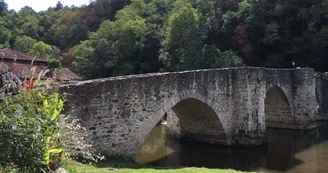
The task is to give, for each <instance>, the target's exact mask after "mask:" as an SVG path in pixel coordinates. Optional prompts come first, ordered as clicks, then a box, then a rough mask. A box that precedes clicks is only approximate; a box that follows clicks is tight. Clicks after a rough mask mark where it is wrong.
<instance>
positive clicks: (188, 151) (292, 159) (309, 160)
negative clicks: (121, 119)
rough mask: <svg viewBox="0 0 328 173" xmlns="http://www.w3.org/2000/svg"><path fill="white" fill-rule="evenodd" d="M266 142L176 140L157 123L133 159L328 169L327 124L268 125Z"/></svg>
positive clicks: (316, 172) (317, 172) (292, 171)
mask: <svg viewBox="0 0 328 173" xmlns="http://www.w3.org/2000/svg"><path fill="white" fill-rule="evenodd" d="M268 136H269V142H268V144H267V145H265V146H261V147H257V148H230V147H217V146H216V147H215V146H210V145H203V144H197V143H190V142H186V141H183V140H180V141H179V140H177V139H175V138H172V137H170V136H167V135H166V127H165V126H157V127H155V128H154V130H153V131H152V132H151V134H150V135H149V136H148V138H147V139H146V141H145V143H144V145H143V146H142V148H141V149H140V151H139V153H138V154H137V159H136V161H137V162H138V163H142V164H152V165H157V166H169V167H178V166H194V167H207V168H231V169H237V170H241V171H265V172H288V173H303V172H304V173H323V172H325V173H326V172H328V124H325V125H322V126H321V127H319V128H317V129H315V130H312V131H291V130H277V129H268Z"/></svg>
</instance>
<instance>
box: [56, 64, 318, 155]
mask: <svg viewBox="0 0 328 173" xmlns="http://www.w3.org/2000/svg"><path fill="white" fill-rule="evenodd" d="M311 77H312V78H313V79H311ZM276 85H277V86H279V87H280V88H282V90H283V91H284V93H285V94H286V97H287V99H288V100H289V102H290V106H291V116H292V119H295V121H294V122H293V127H294V128H295V127H297V128H300V129H307V128H312V122H313V120H314V119H315V116H314V111H312V109H313V108H314V107H315V106H314V103H313V99H315V98H314V95H315V94H314V91H315V89H314V88H315V81H314V72H313V70H311V69H289V70H277V69H265V68H250V67H243V68H228V69H211V70H195V71H185V72H174V73H153V74H144V75H131V76H122V77H113V78H107V79H97V80H90V81H83V82H79V83H77V84H72V85H66V86H63V87H62V88H61V89H62V92H66V93H67V94H68V101H67V104H66V106H65V113H66V114H69V115H71V116H75V117H77V118H79V119H80V120H81V123H82V124H83V125H84V126H85V127H86V128H87V129H88V131H89V132H91V133H92V140H93V142H94V146H95V148H96V149H98V150H99V151H100V152H103V153H104V154H109V155H124V156H128V157H134V156H135V154H136V153H137V151H138V150H139V148H140V147H141V145H142V144H143V142H144V140H145V139H146V137H147V135H148V134H149V132H150V131H151V130H152V129H153V127H154V126H155V125H156V124H157V123H158V122H159V121H160V119H161V118H162V117H163V116H164V115H165V114H166V113H167V114H168V123H169V127H170V118H169V117H170V112H172V111H173V112H174V113H175V114H176V115H177V117H178V122H179V123H177V121H176V120H175V121H172V122H174V123H175V124H176V125H177V124H180V127H178V126H177V127H176V128H175V131H180V132H181V134H182V135H184V136H187V138H188V137H189V140H193V141H198V142H207V143H218V144H226V145H260V144H262V143H263V142H265V140H266V124H265V95H266V92H267V90H268V89H269V88H271V87H273V86H276ZM312 97H313V99H312ZM171 127H174V124H173V125H172V124H171Z"/></svg>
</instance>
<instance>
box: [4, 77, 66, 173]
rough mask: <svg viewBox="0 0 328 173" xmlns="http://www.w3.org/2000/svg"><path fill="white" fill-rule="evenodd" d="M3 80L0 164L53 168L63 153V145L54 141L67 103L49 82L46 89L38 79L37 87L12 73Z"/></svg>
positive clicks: (35, 170)
mask: <svg viewBox="0 0 328 173" xmlns="http://www.w3.org/2000/svg"><path fill="white" fill-rule="evenodd" d="M32 74H33V73H32ZM31 76H33V75H31ZM41 76H42V72H41V73H40V74H39V78H40V77H41ZM2 81H3V87H2V88H1V89H0V93H1V98H0V102H1V105H0V110H1V111H0V126H1V127H0V138H1V139H0V153H1V155H0V164H1V165H6V164H13V165H17V166H18V167H20V168H24V167H31V168H33V169H34V172H41V171H42V170H43V171H47V170H49V169H53V168H54V167H55V166H56V165H57V164H53V161H54V160H55V159H57V160H58V158H59V157H60V154H59V155H58V153H60V152H62V151H63V149H62V147H61V145H60V144H58V143H56V144H54V142H53V139H55V138H56V135H57V133H58V132H59V127H58V123H57V122H58V121H59V118H60V116H61V115H60V112H61V110H62V109H63V104H64V101H63V99H62V96H60V95H59V94H58V88H57V87H56V86H55V85H54V83H52V81H50V80H49V81H47V82H46V83H45V86H46V87H41V86H40V85H39V80H37V81H36V82H35V88H34V86H32V85H28V84H26V83H25V82H21V81H19V79H18V78H17V77H15V76H13V75H12V74H10V73H8V74H5V75H4V76H2ZM50 86H51V88H50ZM47 165H48V166H47ZM31 170H32V169H31Z"/></svg>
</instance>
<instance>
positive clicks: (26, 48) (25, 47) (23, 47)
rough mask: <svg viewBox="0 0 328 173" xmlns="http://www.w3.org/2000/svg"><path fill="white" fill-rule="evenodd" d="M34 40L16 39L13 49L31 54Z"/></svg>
mask: <svg viewBox="0 0 328 173" xmlns="http://www.w3.org/2000/svg"><path fill="white" fill-rule="evenodd" d="M35 43H36V40H35V39H33V38H32V37H29V36H22V37H17V38H16V41H15V43H14V49H15V50H17V51H20V52H26V53H28V52H31V51H32V49H33V46H34V44H35Z"/></svg>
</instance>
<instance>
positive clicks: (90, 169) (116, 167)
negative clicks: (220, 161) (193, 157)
mask: <svg viewBox="0 0 328 173" xmlns="http://www.w3.org/2000/svg"><path fill="white" fill-rule="evenodd" d="M64 168H65V169H66V170H67V171H68V172H69V173H238V172H239V171H235V170H230V169H229V170H228V169H227V170H224V169H208V168H193V167H188V168H170V169H169V168H164V167H154V166H149V165H137V164H134V163H132V162H131V161H122V160H116V161H113V159H112V160H110V161H106V162H103V163H100V164H97V165H90V164H83V163H80V162H77V161H73V160H67V161H65V162H64Z"/></svg>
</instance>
